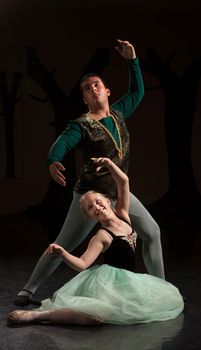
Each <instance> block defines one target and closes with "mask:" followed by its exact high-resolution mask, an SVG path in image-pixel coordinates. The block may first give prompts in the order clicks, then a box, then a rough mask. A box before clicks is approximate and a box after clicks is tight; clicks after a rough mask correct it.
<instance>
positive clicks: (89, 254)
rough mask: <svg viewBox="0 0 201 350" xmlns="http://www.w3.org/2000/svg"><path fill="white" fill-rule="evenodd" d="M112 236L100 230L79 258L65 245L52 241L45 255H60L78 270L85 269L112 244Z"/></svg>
mask: <svg viewBox="0 0 201 350" xmlns="http://www.w3.org/2000/svg"><path fill="white" fill-rule="evenodd" d="M110 243H111V242H110V238H109V237H108V235H106V234H105V231H103V230H101V229H100V230H99V231H98V232H97V233H96V235H95V236H93V237H92V238H91V240H90V242H89V244H88V247H87V249H86V251H85V252H84V254H83V255H82V256H81V257H80V258H79V257H77V256H75V255H73V254H70V253H68V252H67V251H66V250H65V249H64V248H63V247H61V246H60V245H58V244H56V243H52V244H50V245H49V247H48V248H47V249H46V251H45V253H44V254H45V255H53V256H60V257H61V258H62V259H63V260H64V262H65V263H66V264H67V265H68V266H70V267H71V268H72V269H74V270H76V271H83V270H85V269H87V268H88V267H89V266H91V265H92V264H93V262H94V261H95V260H96V258H97V257H98V256H99V255H100V253H101V252H102V251H103V250H104V249H105V248H106V247H107V246H109V244H110Z"/></svg>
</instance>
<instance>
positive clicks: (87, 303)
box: [8, 158, 184, 325]
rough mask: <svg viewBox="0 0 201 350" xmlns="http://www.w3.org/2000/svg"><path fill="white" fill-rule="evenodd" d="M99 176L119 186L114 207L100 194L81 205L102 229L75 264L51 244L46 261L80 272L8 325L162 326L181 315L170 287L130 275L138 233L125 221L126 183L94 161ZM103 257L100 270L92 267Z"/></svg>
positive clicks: (103, 161) (104, 161) (102, 161)
mask: <svg viewBox="0 0 201 350" xmlns="http://www.w3.org/2000/svg"><path fill="white" fill-rule="evenodd" d="M92 161H93V163H94V165H95V166H96V171H97V172H99V174H101V173H104V172H105V171H109V172H110V174H111V176H112V178H113V180H114V181H115V183H116V185H117V204H116V207H115V208H113V207H112V206H111V200H110V199H109V198H107V197H105V196H104V195H103V194H100V193H97V192H94V191H88V192H87V193H86V194H84V195H83V196H82V197H81V199H80V205H81V208H82V209H83V210H84V212H85V213H86V215H88V216H89V217H91V218H93V219H95V220H97V221H99V223H100V228H99V229H98V231H97V233H96V234H95V235H94V236H93V237H92V238H91V240H90V242H89V245H88V248H87V250H86V251H85V252H84V254H83V255H82V256H81V257H80V258H79V257H76V256H74V255H72V254H70V253H69V252H68V251H66V250H65V249H64V248H63V247H61V246H60V245H58V244H56V243H53V244H50V246H49V247H48V248H47V250H46V251H45V253H44V254H45V257H48V256H49V255H51V256H60V257H62V259H63V260H64V261H65V262H66V263H67V264H68V265H69V266H70V267H72V268H74V269H75V270H77V271H81V272H80V273H79V274H78V275H77V276H76V277H74V278H73V279H72V280H71V281H69V282H67V283H66V284H65V285H64V286H63V287H62V288H60V289H59V290H58V291H57V292H55V293H54V295H53V297H52V298H50V299H46V300H44V301H42V306H41V307H40V308H39V309H37V310H31V311H30V310H29V311H24V310H16V311H13V312H11V313H10V314H9V315H8V323H10V324H13V323H26V324H28V323H33V322H34V323H35V322H37V323H41V322H53V323H66V324H79V325H97V324H102V323H111V324H119V325H125V324H134V323H146V322H152V321H165V320H168V319H172V318H175V317H177V316H178V315H179V314H180V313H181V312H182V310H183V305H184V304H183V299H182V296H181V294H180V293H179V291H178V289H177V288H176V287H175V286H173V285H172V284H170V283H168V282H167V281H164V280H163V279H160V278H158V277H154V276H151V275H148V274H139V273H135V272H133V266H134V256H135V248H136V233H135V231H134V230H133V228H132V227H131V222H130V218H129V204H130V203H129V202H130V191H129V180H128V177H127V175H125V173H123V172H122V171H121V170H120V168H119V167H117V166H116V165H115V164H114V163H113V162H112V161H111V160H110V159H108V158H94V159H92ZM100 254H104V264H103V265H96V264H95V265H93V266H92V264H93V263H94V262H95V260H96V258H97V257H98V256H99V255H100Z"/></svg>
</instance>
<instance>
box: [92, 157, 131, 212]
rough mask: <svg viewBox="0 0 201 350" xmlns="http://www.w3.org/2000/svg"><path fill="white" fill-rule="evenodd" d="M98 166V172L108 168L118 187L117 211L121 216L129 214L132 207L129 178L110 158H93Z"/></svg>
mask: <svg viewBox="0 0 201 350" xmlns="http://www.w3.org/2000/svg"><path fill="white" fill-rule="evenodd" d="M92 160H93V162H94V164H95V165H96V166H97V169H96V170H97V171H99V169H100V168H102V167H106V168H107V169H108V170H109V172H110V174H111V176H112V178H113V179H114V181H115V182H116V185H117V205H116V211H117V213H118V214H119V215H121V213H122V214H125V213H126V214H127V215H128V211H129V205H130V187H129V179H128V176H127V175H126V174H125V173H124V172H123V171H122V170H121V169H120V168H119V167H118V166H117V165H116V164H114V163H113V162H112V160H111V159H109V158H92Z"/></svg>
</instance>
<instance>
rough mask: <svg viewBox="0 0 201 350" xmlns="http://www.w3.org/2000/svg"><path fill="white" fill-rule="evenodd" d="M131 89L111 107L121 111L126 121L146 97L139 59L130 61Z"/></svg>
mask: <svg viewBox="0 0 201 350" xmlns="http://www.w3.org/2000/svg"><path fill="white" fill-rule="evenodd" d="M128 74H129V89H128V92H127V94H126V95H124V96H123V97H121V98H120V99H119V100H118V101H116V102H115V103H113V104H112V105H111V108H112V109H114V110H117V111H120V112H121V113H122V114H123V116H124V119H127V118H129V117H130V116H131V115H132V114H133V112H134V111H135V110H136V108H137V107H138V105H139V104H140V102H141V101H142V98H143V96H144V83H143V79H142V74H141V70H140V66H139V60H138V58H135V59H130V60H128Z"/></svg>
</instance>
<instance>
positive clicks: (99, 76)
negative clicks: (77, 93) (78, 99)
mask: <svg viewBox="0 0 201 350" xmlns="http://www.w3.org/2000/svg"><path fill="white" fill-rule="evenodd" d="M90 77H97V78H99V79H100V80H101V81H102V83H103V85H104V86H105V87H106V88H108V83H107V82H106V80H105V79H104V78H103V77H102V76H101V75H100V74H96V73H87V74H85V75H84V76H83V77H82V79H81V81H80V90H81V91H82V85H83V83H84V81H85V80H86V79H88V78H90Z"/></svg>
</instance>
